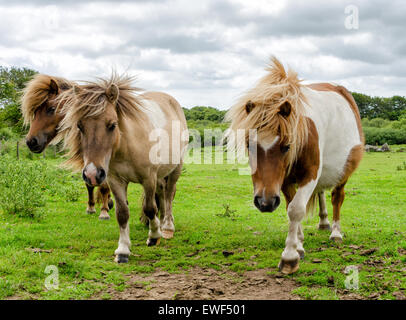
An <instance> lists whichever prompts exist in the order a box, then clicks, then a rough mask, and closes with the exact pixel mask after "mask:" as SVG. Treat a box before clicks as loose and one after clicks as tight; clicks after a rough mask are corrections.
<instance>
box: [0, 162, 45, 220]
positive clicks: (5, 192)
mask: <svg viewBox="0 0 406 320" xmlns="http://www.w3.org/2000/svg"><path fill="white" fill-rule="evenodd" d="M45 169H46V166H45V164H44V163H42V162H39V161H24V160H19V161H18V160H15V158H12V157H11V156H8V155H5V156H1V157H0V207H1V208H2V209H3V211H4V212H6V213H8V214H16V215H18V216H22V217H30V218H33V217H35V216H36V212H37V209H38V207H41V206H43V205H44V204H45V199H44V189H45V178H44V177H45Z"/></svg>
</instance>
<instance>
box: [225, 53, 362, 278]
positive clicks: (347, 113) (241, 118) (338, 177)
mask: <svg viewBox="0 0 406 320" xmlns="http://www.w3.org/2000/svg"><path fill="white" fill-rule="evenodd" d="M267 71H268V72H269V73H268V74H267V75H266V76H265V77H263V78H262V79H261V80H260V81H259V82H258V84H257V85H256V87H255V88H253V89H251V90H250V91H248V92H247V93H246V95H244V96H243V97H242V98H241V99H240V100H239V102H238V103H236V104H235V105H234V106H233V107H232V108H231V109H230V111H229V112H228V114H227V117H226V119H228V120H229V121H231V126H230V128H231V130H237V129H243V130H245V131H247V130H249V129H254V130H255V129H256V141H250V139H249V138H247V140H246V141H249V147H248V152H249V158H250V165H251V169H252V180H253V184H254V204H255V206H256V207H257V208H258V209H259V210H260V211H261V212H272V211H274V210H275V209H276V208H277V207H278V205H279V203H280V191H282V193H283V194H284V196H285V199H286V202H287V213H288V217H289V220H290V224H289V232H288V236H287V239H286V246H285V249H284V251H283V253H282V259H281V261H280V263H279V269H280V270H281V271H282V272H283V273H285V274H290V273H293V272H295V271H297V270H298V268H299V260H300V258H301V257H302V258H303V256H304V248H303V240H304V235H303V231H302V225H301V221H302V219H303V218H304V216H305V214H306V211H307V210H308V209H309V207H311V206H312V203H313V201H314V200H315V198H316V196H317V195H319V201H320V207H321V208H320V209H321V210H320V212H323V215H324V214H325V217H324V219H326V216H327V211H326V208H325V200H324V194H323V193H322V192H323V190H325V189H329V188H333V192H332V204H333V225H332V233H331V236H330V239H331V240H339V241H340V240H342V235H341V228H340V208H341V205H342V204H343V201H344V186H345V184H346V182H347V180H348V178H349V177H350V175H351V174H352V173H353V172H354V170H355V169H356V168H357V166H358V164H359V162H360V161H361V158H362V155H363V144H364V136H363V132H362V127H361V121H360V115H359V111H358V108H357V105H356V103H355V101H354V99H353V97H352V95H351V94H350V93H349V92H348V91H347V90H346V89H345V88H344V87H341V86H337V85H333V84H329V83H317V84H311V85H303V84H302V83H301V81H300V80H299V79H298V78H297V74H296V73H295V72H294V71H292V70H289V71H288V72H286V71H285V69H284V67H283V65H282V64H281V63H280V62H279V61H278V60H277V59H276V58H272V61H271V64H270V66H269V67H268V68H267ZM231 132H232V131H231ZM251 140H254V139H251ZM246 141H242V142H240V144H242V145H244V144H245V142H246ZM237 143H238V142H237ZM325 221H326V220H324V221H321V223H320V224H321V225H322V224H323V223H324V224H326V223H327V224H328V222H325Z"/></svg>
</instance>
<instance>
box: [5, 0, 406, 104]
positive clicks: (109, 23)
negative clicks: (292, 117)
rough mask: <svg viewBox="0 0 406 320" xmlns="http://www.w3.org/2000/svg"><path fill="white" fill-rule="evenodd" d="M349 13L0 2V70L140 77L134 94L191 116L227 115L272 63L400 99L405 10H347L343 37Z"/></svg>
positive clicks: (405, 67) (395, 6)
mask: <svg viewBox="0 0 406 320" xmlns="http://www.w3.org/2000/svg"><path fill="white" fill-rule="evenodd" d="M269 3H270V4H271V5H269ZM348 4H350V3H349V2H347V1H339V0H333V1H322V0H317V1H300V2H299V1H287V2H286V3H284V2H283V1H282V2H281V1H275V2H273V1H271V0H270V1H261V0H252V1H250V2H247V1H240V0H229V1H227V0H207V1H202V2H190V1H186V0H167V1H164V0H162V1H153V2H152V1H146V0H143V1H114V2H112V1H83V0H82V1H58V2H55V1H48V0H44V1H42V0H41V1H40V0H36V1H35V0H34V1H28V0H27V1H24V0H16V1H13V2H11V3H10V1H2V0H0V29H1V30H2V33H0V64H6V65H17V66H24V67H30V68H33V69H36V70H39V71H40V72H47V73H53V74H58V75H61V76H66V77H72V78H74V79H80V78H90V77H93V76H98V75H102V74H107V73H108V72H109V70H110V69H111V68H112V67H116V68H117V69H119V70H124V71H129V72H134V73H140V81H143V82H144V83H140V86H141V87H145V88H151V89H154V90H170V91H173V92H176V93H177V94H180V95H181V97H180V98H179V100H180V101H183V102H184V103H185V105H187V106H189V107H190V106H193V105H195V104H201V103H202V101H207V102H205V103H207V104H210V105H214V106H215V105H218V106H221V107H223V108H226V107H227V106H229V105H230V104H231V103H232V100H233V99H232V97H237V96H238V95H239V94H240V93H241V92H242V91H244V90H246V89H248V88H249V86H251V85H252V84H253V83H254V82H255V79H258V78H259V77H260V76H262V75H263V68H264V65H265V63H266V61H267V59H268V57H269V56H270V55H271V54H276V55H277V56H278V57H279V58H280V59H281V60H282V61H283V62H284V63H286V64H289V65H290V66H292V67H294V68H295V69H296V70H297V71H298V72H299V75H300V76H301V77H302V78H305V79H308V80H321V81H336V82H340V83H342V84H345V85H346V86H348V88H349V89H350V90H354V91H363V92H365V93H369V94H372V95H392V94H400V95H406V37H405V36H404V33H405V30H406V19H405V18H404V17H405V13H406V10H405V9H406V4H405V3H404V2H403V1H400V0H395V1H392V2H391V3H390V5H389V4H388V3H387V2H385V1H383V0H382V1H366V0H354V1H351V4H354V5H356V6H357V8H358V9H359V17H360V24H359V29H358V30H347V29H346V28H345V26H344V19H345V18H346V14H345V13H344V8H345V7H346V6H347V5H348ZM381 79H385V81H381Z"/></svg>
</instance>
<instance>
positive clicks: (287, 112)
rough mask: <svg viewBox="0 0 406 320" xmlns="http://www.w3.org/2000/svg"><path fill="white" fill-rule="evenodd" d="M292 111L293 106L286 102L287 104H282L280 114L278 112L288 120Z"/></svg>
mask: <svg viewBox="0 0 406 320" xmlns="http://www.w3.org/2000/svg"><path fill="white" fill-rule="evenodd" d="M291 111H292V105H291V104H290V103H289V102H288V101H285V102H284V103H282V105H281V106H280V107H279V112H278V113H279V114H280V115H281V116H282V117H285V118H287V117H289V115H290V112H291Z"/></svg>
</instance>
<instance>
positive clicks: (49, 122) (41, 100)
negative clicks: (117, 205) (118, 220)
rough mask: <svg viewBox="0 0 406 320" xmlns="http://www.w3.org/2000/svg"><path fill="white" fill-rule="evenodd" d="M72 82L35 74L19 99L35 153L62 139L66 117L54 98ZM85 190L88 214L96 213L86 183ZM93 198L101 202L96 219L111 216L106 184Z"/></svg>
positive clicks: (111, 201) (67, 88) (27, 140)
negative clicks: (62, 125)
mask: <svg viewBox="0 0 406 320" xmlns="http://www.w3.org/2000/svg"><path fill="white" fill-rule="evenodd" d="M74 84H75V83H74V82H72V81H68V80H66V79H64V78H59V77H52V76H49V75H45V74H37V75H35V76H34V78H33V79H32V80H31V81H29V82H28V84H27V85H26V86H25V89H24V91H23V95H22V99H21V112H22V115H23V119H24V124H25V125H26V126H29V127H30V129H29V131H28V134H27V136H26V143H27V146H28V148H29V149H30V150H31V151H32V152H34V153H41V152H43V151H44V150H45V148H46V147H47V146H48V145H49V144H50V143H53V144H56V143H58V142H60V141H61V140H62V139H63V136H64V135H65V134H66V130H65V132H64V131H62V130H60V128H59V125H60V123H61V121H62V119H63V118H64V117H65V113H64V112H62V108H61V105H62V103H60V101H59V100H58V99H57V98H58V97H59V96H60V95H61V94H62V93H63V92H65V91H67V90H69V89H70V88H72V87H73V85H74ZM86 188H87V191H88V206H87V209H86V212H87V213H88V214H92V213H95V212H96V210H95V198H94V192H93V190H94V187H92V186H89V185H88V184H86ZM96 201H97V202H99V203H101V204H102V208H101V212H100V216H99V219H101V220H107V219H109V218H110V216H109V214H108V211H109V210H110V209H112V208H113V205H114V202H113V200H112V199H111V196H110V189H109V187H108V185H107V184H103V185H102V186H100V188H99V190H98V192H97V196H96Z"/></svg>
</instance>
